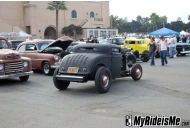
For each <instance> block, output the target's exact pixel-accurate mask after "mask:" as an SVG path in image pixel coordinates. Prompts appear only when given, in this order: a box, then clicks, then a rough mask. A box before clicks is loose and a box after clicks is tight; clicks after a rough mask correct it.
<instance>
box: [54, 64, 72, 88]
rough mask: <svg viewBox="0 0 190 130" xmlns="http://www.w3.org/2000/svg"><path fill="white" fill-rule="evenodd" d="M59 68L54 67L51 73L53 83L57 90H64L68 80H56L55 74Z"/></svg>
mask: <svg viewBox="0 0 190 130" xmlns="http://www.w3.org/2000/svg"><path fill="white" fill-rule="evenodd" d="M58 71H59V68H56V69H55V71H54V74H53V83H54V85H55V87H56V88H57V89H59V90H65V89H67V88H68V86H69V84H70V82H69V81H62V80H57V78H56V75H57V74H58Z"/></svg>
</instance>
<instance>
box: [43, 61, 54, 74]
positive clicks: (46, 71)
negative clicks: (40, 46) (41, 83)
mask: <svg viewBox="0 0 190 130" xmlns="http://www.w3.org/2000/svg"><path fill="white" fill-rule="evenodd" d="M42 69H43V73H44V74H45V75H52V74H53V69H51V65H50V64H49V62H47V61H46V62H44V63H43V67H42Z"/></svg>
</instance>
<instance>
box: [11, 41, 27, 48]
mask: <svg viewBox="0 0 190 130" xmlns="http://www.w3.org/2000/svg"><path fill="white" fill-rule="evenodd" d="M8 42H9V43H10V45H11V48H12V49H13V50H16V48H17V46H18V45H19V44H20V43H22V42H24V41H22V40H9V41H8Z"/></svg>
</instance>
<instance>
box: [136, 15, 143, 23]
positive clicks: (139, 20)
mask: <svg viewBox="0 0 190 130" xmlns="http://www.w3.org/2000/svg"><path fill="white" fill-rule="evenodd" d="M136 21H137V22H138V23H142V22H143V18H142V17H141V16H140V15H138V16H137V17H136Z"/></svg>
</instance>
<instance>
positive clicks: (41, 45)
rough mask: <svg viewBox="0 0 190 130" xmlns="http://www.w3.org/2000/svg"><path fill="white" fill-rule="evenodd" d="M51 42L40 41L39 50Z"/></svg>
mask: <svg viewBox="0 0 190 130" xmlns="http://www.w3.org/2000/svg"><path fill="white" fill-rule="evenodd" d="M50 43H51V42H41V43H38V49H39V50H43V49H44V48H46V47H47V46H48V45H49V44H50Z"/></svg>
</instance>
